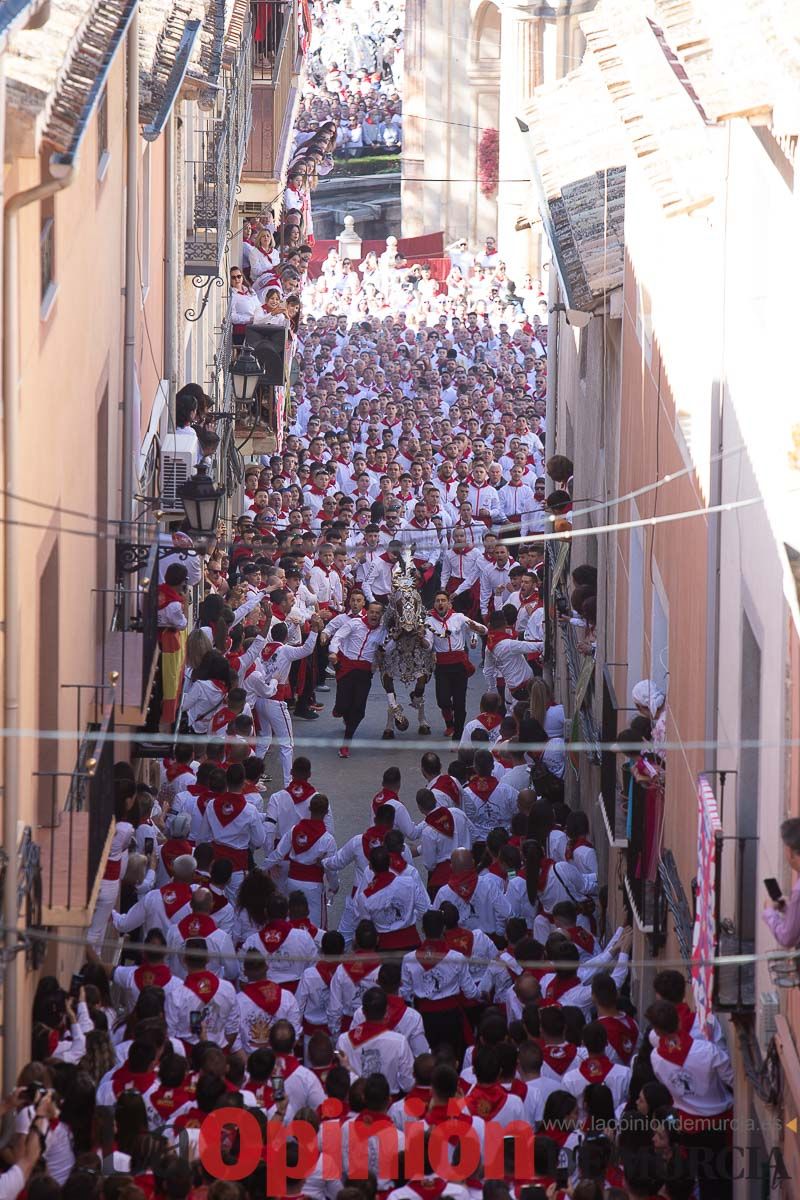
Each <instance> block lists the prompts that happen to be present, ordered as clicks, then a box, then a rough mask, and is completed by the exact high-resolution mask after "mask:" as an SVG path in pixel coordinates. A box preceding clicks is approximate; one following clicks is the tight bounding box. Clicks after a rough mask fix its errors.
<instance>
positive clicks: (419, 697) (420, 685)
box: [411, 675, 431, 736]
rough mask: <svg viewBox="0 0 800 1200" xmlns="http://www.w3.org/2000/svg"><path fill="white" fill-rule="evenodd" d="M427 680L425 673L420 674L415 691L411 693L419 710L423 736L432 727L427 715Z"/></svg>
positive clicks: (418, 714)
mask: <svg viewBox="0 0 800 1200" xmlns="http://www.w3.org/2000/svg"><path fill="white" fill-rule="evenodd" d="M427 682H428V680H427V677H426V676H425V675H420V677H419V679H418V680H417V682H416V683H415V684H414V691H413V692H412V693H411V703H412V704H413V705H414V708H415V709H416V710H417V721H418V722H419V732H420V733H421V734H422V735H423V736H424V735H425V734H427V733H430V731H431V727H430V725H429V724H428V720H427V717H426V716H425V684H426V683H427Z"/></svg>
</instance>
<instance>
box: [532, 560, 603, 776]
mask: <svg viewBox="0 0 800 1200" xmlns="http://www.w3.org/2000/svg"><path fill="white" fill-rule="evenodd" d="M569 560H570V543H569V542H568V541H566V542H563V543H561V544H560V545H559V543H558V542H547V543H546V555H545V595H546V596H547V599H548V604H547V612H548V615H547V619H546V629H545V657H546V659H547V660H548V661H549V662H551V663H555V661H556V645H557V643H558V642H559V641H560V643H561V647H562V651H563V654H564V661H565V664H566V668H567V678H568V681H569V690H570V693H571V696H572V712H573V715H572V728H571V729H570V730H569V731H568V734H567V737H568V740H570V741H573V742H584V743H586V744H590V745H592V746H594V747H598V748H597V749H594V750H593V751H591V757H592V760H593V761H594V762H595V763H600V762H601V754H600V750H599V743H600V733H599V731H598V729H597V726H596V724H595V719H594V676H595V661H594V658H593V656H592V655H589V654H584V653H583V651H582V650H581V649H580V648H579V642H580V640H581V638H580V630H579V628H578V627H576V626H575V625H573V624H572V623H571V622H570V620H569V618H570V615H571V611H572V610H571V608H570V603H569V590H568V586H567V584H568V580H569Z"/></svg>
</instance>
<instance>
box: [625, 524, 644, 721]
mask: <svg viewBox="0 0 800 1200" xmlns="http://www.w3.org/2000/svg"><path fill="white" fill-rule="evenodd" d="M638 516H639V514H638V513H637V512H636V506H635V505H634V504H631V517H632V519H633V520H636V519H637V518H638ZM628 554H629V557H628V693H629V694H630V691H631V688H632V687H633V686H634V684H636V683H638V682H639V680H640V679H641V678H642V649H643V645H644V538H643V537H642V530H641V529H632V530H631V532H630V546H629V551H628ZM623 707H625V706H624V705H623Z"/></svg>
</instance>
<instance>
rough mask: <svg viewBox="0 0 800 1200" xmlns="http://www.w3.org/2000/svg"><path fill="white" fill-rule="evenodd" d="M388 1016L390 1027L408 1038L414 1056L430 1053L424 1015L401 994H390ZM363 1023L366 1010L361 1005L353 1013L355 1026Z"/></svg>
mask: <svg viewBox="0 0 800 1200" xmlns="http://www.w3.org/2000/svg"><path fill="white" fill-rule="evenodd" d="M387 1016H388V1017H389V1018H390V1021H389V1025H390V1028H391V1029H393V1030H394V1031H395V1033H402V1035H403V1037H404V1038H406V1039H407V1040H408V1044H409V1046H410V1047H411V1053H412V1055H413V1056H414V1058H416V1057H417V1055H419V1054H430V1049H431V1048H430V1045H429V1043H428V1039H427V1038H426V1037H425V1028H424V1026H423V1024H422V1017H421V1016H420V1014H419V1013H418V1012H417V1010H416V1009H415V1008H411V1007H410V1006H409V1005H408V1004H406V1002H405V1000H403V999H401V997H400V996H390V997H389V1010H388V1013H387ZM363 1023H364V1010H363V1008H362V1007H361V1005H359V1006H358V1008H357V1009H356V1011H355V1012H354V1013H353V1027H355V1026H356V1025H363Z"/></svg>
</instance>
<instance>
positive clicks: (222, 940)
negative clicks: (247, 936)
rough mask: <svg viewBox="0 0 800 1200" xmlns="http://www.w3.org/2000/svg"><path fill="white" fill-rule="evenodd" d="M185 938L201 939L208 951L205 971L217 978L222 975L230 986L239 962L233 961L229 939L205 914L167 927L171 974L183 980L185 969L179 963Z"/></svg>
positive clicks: (193, 914)
mask: <svg viewBox="0 0 800 1200" xmlns="http://www.w3.org/2000/svg"><path fill="white" fill-rule="evenodd" d="M188 938H204V939H205V943H206V946H207V947H208V969H209V970H210V971H214V972H215V974H217V975H224V977H225V978H226V979H230V980H231V982H233V981H234V980H236V979H237V978H238V976H239V962H238V959H237V958H236V951H235V949H234V945H233V942H232V941H231V936H230V934H229V933H226V932H225V930H224V929H220V927H219V926H218V925H217V922H216V921H215V920H214V918H213V917H210V916H207V915H206V914H205V913H189V915H188V916H186V917H183V918H182V919H181V920H180V921H177V922H176V923H175V924H174V925H171V926H170V929H169V933H168V934H167V947H168V949H169V950H171V952H172V954H171V958H170V966H171V967H172V971H173V974H174V975H175V976H177V977H178V978H179V979H185V977H186V967H185V966H184V964H183V962H182V961H181V951H182V949H183V946H184V944H185V943H186V941H187V939H188Z"/></svg>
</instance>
